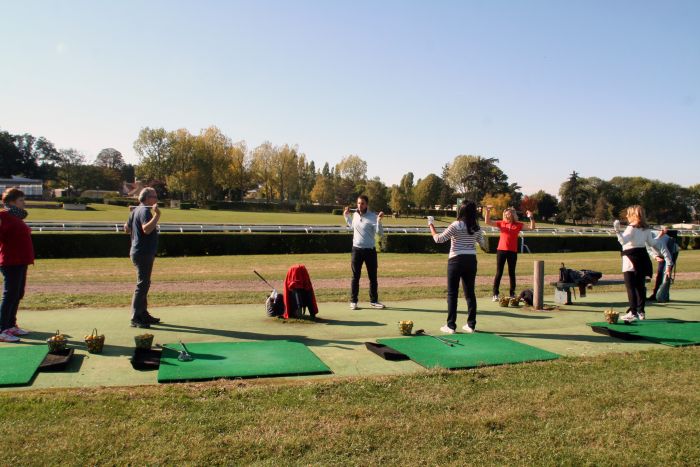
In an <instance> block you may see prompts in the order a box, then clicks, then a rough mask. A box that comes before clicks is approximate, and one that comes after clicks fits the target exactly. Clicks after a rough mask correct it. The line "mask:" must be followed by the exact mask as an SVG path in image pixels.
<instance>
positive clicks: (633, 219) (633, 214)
mask: <svg viewBox="0 0 700 467" xmlns="http://www.w3.org/2000/svg"><path fill="white" fill-rule="evenodd" d="M627 218H628V219H629V221H630V224H635V227H639V228H641V229H648V228H649V224H648V223H647V217H646V215H645V214H644V208H643V207H641V206H640V205H639V204H633V205H632V206H630V207H628V208H627Z"/></svg>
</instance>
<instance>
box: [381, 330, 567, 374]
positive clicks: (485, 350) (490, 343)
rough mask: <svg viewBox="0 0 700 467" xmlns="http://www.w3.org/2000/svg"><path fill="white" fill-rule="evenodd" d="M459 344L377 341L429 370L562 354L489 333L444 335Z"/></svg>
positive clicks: (425, 340)
mask: <svg viewBox="0 0 700 467" xmlns="http://www.w3.org/2000/svg"><path fill="white" fill-rule="evenodd" d="M441 337H446V338H448V339H453V340H457V341H458V343H457V344H455V345H454V346H452V347H449V346H447V345H445V344H443V343H441V342H439V341H438V340H437V339H434V338H432V337H429V336H411V337H398V338H391V339H378V340H377V342H378V343H380V344H384V345H386V346H389V347H391V348H393V349H395V350H398V351H399V352H401V353H404V354H406V355H408V356H409V357H410V358H411V360H413V361H415V362H416V363H418V364H419V365H422V366H424V367H426V368H438V367H439V368H474V367H478V366H485V365H503V364H507V363H522V362H529V361H536V360H553V359H555V358H558V357H559V355H557V354H555V353H552V352H548V351H546V350H542V349H538V348H537V347H532V346H530V345H527V344H521V343H520V342H516V341H513V340H510V339H506V338H505V337H501V336H498V335H496V334H491V333H488V332H477V333H474V334H451V335H444V334H443V335H441Z"/></svg>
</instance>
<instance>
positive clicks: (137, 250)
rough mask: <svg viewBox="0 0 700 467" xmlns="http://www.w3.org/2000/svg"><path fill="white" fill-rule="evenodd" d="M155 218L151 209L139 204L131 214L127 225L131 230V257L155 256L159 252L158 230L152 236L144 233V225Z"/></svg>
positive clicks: (154, 230)
mask: <svg viewBox="0 0 700 467" xmlns="http://www.w3.org/2000/svg"><path fill="white" fill-rule="evenodd" d="M152 218H153V213H152V212H151V207H150V206H146V205H143V204H139V205H138V206H136V208H135V209H134V210H133V211H131V212H130V213H129V220H128V221H127V224H128V226H129V228H130V229H131V252H130V253H129V254H130V255H131V256H134V255H137V256H155V255H156V252H157V251H158V229H153V231H152V232H151V233H150V234H146V233H145V232H144V231H143V226H144V224H147V223H148V222H149V221H150V220H151V219H152Z"/></svg>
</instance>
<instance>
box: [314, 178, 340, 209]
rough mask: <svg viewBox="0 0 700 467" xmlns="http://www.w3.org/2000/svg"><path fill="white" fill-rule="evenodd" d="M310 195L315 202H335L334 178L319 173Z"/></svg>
mask: <svg viewBox="0 0 700 467" xmlns="http://www.w3.org/2000/svg"><path fill="white" fill-rule="evenodd" d="M309 197H310V198H311V201H313V202H314V203H319V204H333V203H335V190H334V188H333V180H331V179H329V178H326V177H324V176H323V175H321V174H319V175H317V176H316V183H315V184H314V187H313V189H312V190H311V193H309Z"/></svg>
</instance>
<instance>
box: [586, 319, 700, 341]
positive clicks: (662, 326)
mask: <svg viewBox="0 0 700 467" xmlns="http://www.w3.org/2000/svg"><path fill="white" fill-rule="evenodd" d="M588 325H589V326H590V327H591V329H593V331H595V332H597V333H600V334H606V335H608V336H610V337H617V338H618V339H625V340H637V339H644V340H648V341H651V342H655V343H657V344H663V345H669V346H671V347H680V346H684V345H699V344H700V322H698V321H681V320H678V319H645V320H642V321H633V322H631V323H630V324H625V323H624V322H623V321H618V323H617V324H609V323H607V322H600V323H588Z"/></svg>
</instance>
